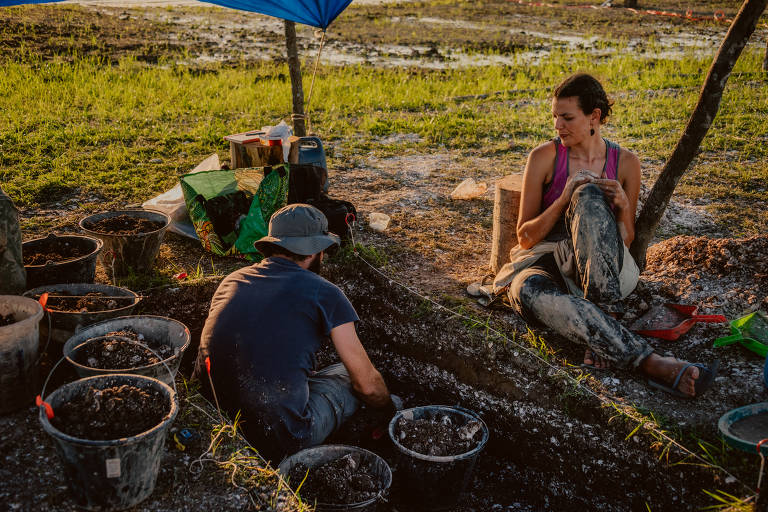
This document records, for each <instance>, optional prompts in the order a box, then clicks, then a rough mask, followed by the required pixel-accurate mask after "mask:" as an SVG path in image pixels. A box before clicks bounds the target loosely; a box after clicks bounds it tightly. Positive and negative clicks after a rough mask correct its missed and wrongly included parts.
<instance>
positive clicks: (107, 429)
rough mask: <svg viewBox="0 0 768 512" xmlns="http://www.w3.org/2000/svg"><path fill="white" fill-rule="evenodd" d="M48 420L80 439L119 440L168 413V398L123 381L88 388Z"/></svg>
mask: <svg viewBox="0 0 768 512" xmlns="http://www.w3.org/2000/svg"><path fill="white" fill-rule="evenodd" d="M55 412H56V416H54V417H53V419H52V420H51V423H52V424H53V426H55V427H56V428H57V429H59V430H61V431H62V432H64V433H66V434H69V435H71V436H73V437H77V438H80V439H98V440H103V439H120V438H122V437H130V436H135V435H138V434H141V433H142V432H145V431H146V430H149V429H150V428H152V427H154V426H155V425H157V424H158V423H160V421H162V419H163V417H165V415H166V413H167V412H168V400H167V398H166V397H165V396H163V394H162V393H160V392H159V391H158V390H156V389H140V388H137V387H134V386H129V385H127V384H124V385H122V386H115V387H111V388H106V389H96V388H93V387H91V388H89V389H88V391H86V392H85V394H84V396H81V397H75V398H73V399H72V400H70V401H68V402H67V403H65V404H63V405H62V406H61V407H60V408H58V409H57V410H56V411H55Z"/></svg>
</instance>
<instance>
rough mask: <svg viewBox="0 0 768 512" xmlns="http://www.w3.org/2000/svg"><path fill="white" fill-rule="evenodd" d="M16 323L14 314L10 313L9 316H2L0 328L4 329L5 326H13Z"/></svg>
mask: <svg viewBox="0 0 768 512" xmlns="http://www.w3.org/2000/svg"><path fill="white" fill-rule="evenodd" d="M15 323H16V317H15V316H13V313H9V314H7V315H0V327H3V326H4V325H11V324H15Z"/></svg>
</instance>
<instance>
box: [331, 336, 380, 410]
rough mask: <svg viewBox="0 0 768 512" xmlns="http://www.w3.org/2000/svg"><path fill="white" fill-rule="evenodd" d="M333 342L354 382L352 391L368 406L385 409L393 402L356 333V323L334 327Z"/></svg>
mask: <svg viewBox="0 0 768 512" xmlns="http://www.w3.org/2000/svg"><path fill="white" fill-rule="evenodd" d="M331 340H332V341H333V345H334V347H335V348H336V352H337V353H338V354H339V358H341V362H342V363H344V367H345V368H346V369H347V372H348V373H349V378H350V380H351V381H352V389H353V390H354V391H355V393H356V394H357V395H358V396H359V397H360V399H361V400H362V401H363V402H365V403H366V404H368V405H370V406H372V407H376V408H384V407H387V406H389V404H390V403H391V402H392V400H390V398H389V390H388V389H387V385H386V384H385V383H384V378H383V377H382V376H381V374H380V373H379V371H378V370H377V369H376V368H374V366H373V364H372V363H371V360H370V359H369V358H368V354H367V353H366V352H365V349H364V348H363V344H362V343H360V339H359V338H358V337H357V332H355V324H354V322H348V323H346V324H342V325H339V326H337V327H334V328H333V329H332V330H331Z"/></svg>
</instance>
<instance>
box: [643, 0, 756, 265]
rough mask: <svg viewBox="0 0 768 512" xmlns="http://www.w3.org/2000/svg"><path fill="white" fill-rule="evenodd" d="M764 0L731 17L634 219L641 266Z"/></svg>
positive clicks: (751, 2)
mask: <svg viewBox="0 0 768 512" xmlns="http://www.w3.org/2000/svg"><path fill="white" fill-rule="evenodd" d="M766 4H768V0H745V1H744V4H743V5H742V6H741V9H740V10H739V13H738V14H737V15H736V18H734V20H733V23H731V27H730V28H729V29H728V33H727V34H726V35H725V39H723V42H722V44H721V45H720V49H719V50H718V51H717V55H716V56H715V59H714V60H713V61H712V65H711V66H710V68H709V73H708V74H707V78H706V80H705V81H704V85H703V86H702V88H701V92H700V94H699V102H698V103H697V104H696V108H694V110H693V113H692V114H691V117H690V118H689V119H688V124H687V125H686V127H685V131H684V132H683V135H682V136H681V137H680V140H678V142H677V145H676V146H675V149H674V150H673V151H672V156H671V157H670V158H669V160H668V161H667V163H666V164H665V165H664V169H662V171H661V174H660V175H659V178H658V179H657V180H656V183H654V184H653V188H652V189H651V192H650V194H649V195H648V199H647V200H646V201H645V204H644V205H643V208H642V210H641V211H640V216H639V217H638V219H637V222H636V226H637V229H636V232H635V239H634V241H633V242H632V246H631V247H630V252H631V253H632V257H633V258H634V259H635V261H636V262H637V264H638V266H639V267H640V268H641V269H643V268H645V251H646V249H647V248H648V244H649V243H650V241H651V238H653V234H654V233H655V231H656V228H657V227H658V225H659V222H660V221H661V217H662V215H664V210H665V209H666V208H667V205H668V204H669V199H670V198H671V197H672V193H673V192H674V190H675V187H676V186H677V183H678V181H680V178H681V177H682V175H683V174H684V173H685V171H686V169H687V168H688V166H689V165H690V164H691V161H692V160H693V158H694V157H695V156H696V152H697V151H698V149H699V145H700V144H701V141H702V140H703V139H704V136H705V135H706V134H707V131H709V127H710V126H711V125H712V121H713V120H714V118H715V115H716V114H717V111H718V109H719V108H720V100H721V98H722V96H723V89H725V84H726V83H727V82H728V77H729V76H730V74H731V71H732V70H733V66H734V64H736V61H737V60H738V58H739V55H741V51H742V50H743V49H744V46H745V45H746V44H747V41H748V40H749V38H750V36H751V35H752V33H753V32H754V31H755V27H756V26H757V22H758V19H759V18H760V15H761V14H762V13H763V11H764V10H765V7H766Z"/></svg>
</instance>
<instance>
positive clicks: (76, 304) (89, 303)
mask: <svg viewBox="0 0 768 512" xmlns="http://www.w3.org/2000/svg"><path fill="white" fill-rule="evenodd" d="M54 293H55V294H56V295H58V296H57V297H49V298H48V302H47V303H46V307H47V308H48V309H50V310H53V311H61V312H65V313H94V312H97V311H111V310H113V309H117V308H119V307H123V306H127V305H128V304H130V303H131V302H132V301H133V300H134V298H133V297H125V298H123V297H111V296H109V295H107V294H106V293H104V292H88V293H86V294H85V295H78V296H75V297H67V295H70V293H69V292H66V291H60V292H54ZM129 301H130V302H129Z"/></svg>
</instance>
